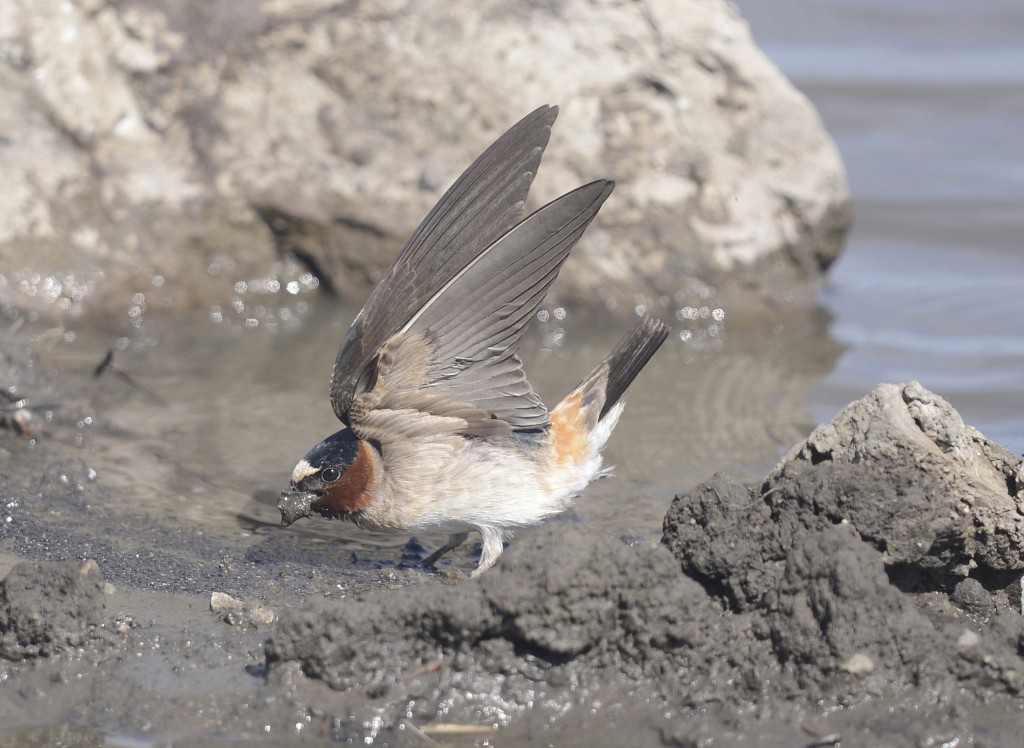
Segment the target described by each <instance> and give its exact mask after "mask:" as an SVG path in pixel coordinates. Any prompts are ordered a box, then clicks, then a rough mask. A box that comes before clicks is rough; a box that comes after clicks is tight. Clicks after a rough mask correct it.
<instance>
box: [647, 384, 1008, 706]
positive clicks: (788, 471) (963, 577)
mask: <svg viewBox="0 0 1024 748" xmlns="http://www.w3.org/2000/svg"><path fill="white" fill-rule="evenodd" d="M1021 469H1022V468H1021V464H1020V463H1019V462H1018V461H1017V460H1016V459H1015V458H1014V457H1013V456H1012V455H1010V453H1008V452H1006V451H1005V450H1003V449H1002V448H1001V447H999V446H997V445H995V444H993V443H991V442H989V441H988V440H987V439H985V437H984V436H982V435H981V434H980V433H978V432H977V431H976V430H974V429H972V428H970V427H968V426H965V425H964V423H963V421H962V420H961V418H960V416H959V415H958V414H957V413H956V411H955V410H953V408H952V407H951V406H950V405H949V403H947V402H946V401H945V400H943V399H942V398H940V397H939V396H937V395H935V394H933V393H931V392H928V391H927V390H925V389H924V388H923V387H921V386H920V385H919V384H917V383H916V382H912V383H910V384H905V385H881V386H879V387H878V388H877V389H876V390H875V391H874V392H872V393H871V394H869V395H868V396H867V397H865V398H863V399H862V400H859V401H857V402H854V403H852V404H851V405H849V406H847V407H846V408H845V409H844V410H843V411H841V412H840V413H839V414H838V415H837V416H836V417H835V419H834V420H833V421H831V422H830V423H828V424H825V425H823V426H819V427H818V428H817V429H815V431H814V432H813V433H812V434H811V435H810V436H809V437H808V438H807V439H806V440H805V441H804V442H803V443H801V444H798V445H796V446H795V447H794V448H793V449H792V450H791V451H790V452H789V453H788V454H787V455H786V457H785V458H784V459H783V460H782V462H781V463H780V464H779V465H778V466H777V467H776V468H775V469H774V470H773V471H772V472H771V473H770V474H769V475H768V476H767V477H766V479H765V480H764V482H763V483H762V484H761V485H760V486H759V487H757V488H755V489H750V488H747V487H744V486H741V485H738V484H737V483H735V482H733V481H730V480H729V479H728V478H726V477H724V476H715V477H714V478H712V479H711V480H709V481H707V482H705V483H703V484H701V485H700V486H698V487H696V488H695V489H694V490H693V491H691V492H690V493H688V494H684V495H681V496H678V497H676V499H675V501H674V502H673V504H672V507H671V508H670V510H669V512H668V514H667V515H666V517H665V523H664V542H665V544H666V545H667V546H668V547H669V548H670V549H671V550H672V552H673V553H674V555H675V556H676V558H677V559H679V561H680V563H681V565H682V568H683V571H684V572H686V573H687V574H689V575H692V576H693V578H695V579H696V580H698V581H700V582H701V584H702V585H703V586H704V588H705V589H706V590H707V591H708V592H709V594H711V595H712V596H713V597H714V598H715V599H717V600H719V601H721V603H722V604H723V605H725V606H727V607H728V608H730V609H731V610H733V611H734V612H737V613H746V612H750V613H752V614H753V615H754V624H753V631H754V633H755V634H756V635H757V636H758V637H759V638H761V639H763V640H764V641H766V642H768V643H769V644H770V646H771V648H772V651H773V653H774V656H775V657H776V658H777V660H778V664H779V665H780V667H781V668H782V670H783V677H782V680H781V682H780V683H779V684H778V687H779V689H780V690H781V691H782V692H787V691H789V692H790V694H791V695H795V696H798V697H801V698H803V697H806V695H807V694H808V693H813V694H816V695H817V696H818V697H819V698H825V699H826V700H833V701H835V702H836V703H842V704H851V703H854V702H856V701H858V700H859V699H864V698H867V697H869V696H870V695H871V694H879V693H888V694H890V696H895V695H899V694H901V693H909V692H911V690H912V689H914V688H922V687H926V688H927V689H929V691H930V692H932V693H933V694H939V693H944V694H947V696H948V695H949V694H951V693H953V692H954V691H955V690H956V689H957V688H966V689H967V690H969V691H971V692H972V693H975V694H978V695H984V694H986V693H991V692H1002V693H1006V694H1012V695H1018V694H1020V693H1022V692H1024V657H1022V655H1024V618H1022V616H1021V597H1020V578H1021V575H1022V574H1024V554H1022V552H1021V548H1022V547H1024V495H1022V484H1021V480H1020V475H1021ZM968 684H969V685H968Z"/></svg>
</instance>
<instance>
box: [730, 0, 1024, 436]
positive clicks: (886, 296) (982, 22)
mask: <svg viewBox="0 0 1024 748" xmlns="http://www.w3.org/2000/svg"><path fill="white" fill-rule="evenodd" d="M736 4H737V5H738V6H739V7H740V9H741V10H742V11H743V13H744V14H745V16H746V17H747V19H748V20H749V21H750V24H751V28H752V30H753V32H754V35H755V38H756V39H757V41H758V43H759V45H760V46H761V47H762V49H764V51H765V52H766V53H767V54H768V55H769V56H770V57H771V58H772V59H773V61H774V62H775V63H776V64H778V65H779V67H780V68H781V69H782V70H783V72H784V73H786V75H787V76H789V77H790V79H791V80H793V81H794V83H795V84H796V85H797V86H798V87H799V88H800V89H801V90H803V91H804V92H805V93H806V94H807V95H808V96H809V97H810V99H811V100H812V101H813V102H814V104H815V106H816V107H817V108H818V110H819V112H820V114H821V116H822V119H823V120H824V122H825V125H826V127H827V128H828V130H829V132H830V133H831V134H832V136H833V137H834V138H835V139H836V142H837V144H838V146H839V149H840V151H841V152H842V155H843V159H844V162H845V163H846V167H847V170H848V172H849V178H850V186H851V190H852V193H853V198H854V209H855V214H856V219H855V222H854V228H853V232H852V233H851V235H850V237H849V241H848V243H847V248H846V251H845V253H844V255H843V257H842V259H840V261H839V262H838V264H837V265H836V266H835V268H834V269H833V271H832V273H831V274H830V284H829V287H828V288H827V289H826V291H825V293H824V295H823V296H822V303H823V305H824V306H825V307H826V308H827V309H828V310H829V311H830V312H832V314H834V315H835V322H834V324H833V326H832V328H831V333H832V335H833V336H834V337H835V339H837V340H838V341H840V342H841V343H843V344H844V345H846V346H847V350H846V353H845V354H844V355H843V357H842V358H841V359H840V361H839V363H838V365H837V367H836V370H835V371H834V372H832V373H831V374H830V375H829V376H827V377H825V378H824V379H823V381H822V382H821V383H819V385H817V386H816V387H815V388H814V390H813V391H812V393H811V397H810V398H809V401H808V402H809V404H810V407H811V410H812V412H813V413H814V415H815V417H816V418H818V419H822V418H827V417H829V416H830V415H831V414H832V413H834V412H835V407H836V404H837V403H842V402H846V401H848V400H850V399H852V398H855V397H858V396H860V394H861V393H863V392H865V391H866V389H868V388H869V387H870V386H871V385H872V384H873V383H875V382H879V381H904V380H907V379H910V378H916V379H919V380H920V381H921V382H922V383H923V384H925V385H926V386H928V387H930V388H932V389H934V390H935V391H936V392H941V393H943V395H945V396H946V397H948V398H949V399H950V400H951V401H952V402H953V403H954V404H955V405H956V406H957V408H958V409H959V410H960V412H961V413H962V414H963V415H964V418H965V420H967V421H968V422H969V423H972V424H973V425H975V426H977V427H978V428H979V429H981V431H982V432H983V433H985V434H986V435H988V436H989V437H991V438H993V439H995V440H996V441H999V442H1000V443H1002V444H1003V445H1004V446H1006V447H1007V448H1008V449H1011V450H1012V451H1014V452H1016V453H1018V454H1019V453H1021V452H1022V451H1024V327H1022V326H1021V322H1020V320H1022V319H1024V293H1021V289H1022V288H1024V240H1022V239H1021V237H1022V236H1024V210H1022V209H1021V208H1022V206H1024V136H1022V133H1024V47H1022V46H1021V45H1020V38H1021V34H1022V33H1024V8H1022V6H1021V5H1020V3H1017V2H1014V0H982V1H981V2H977V3H957V2H954V1H951V0H947V1H946V2H909V3H884V2H873V1H872V0H862V1H860V2H854V3H833V4H822V3H815V2H812V1H811V0H784V1H783V2H776V3H770V4H767V3H758V2H755V1H754V0H739V2H737V3H736Z"/></svg>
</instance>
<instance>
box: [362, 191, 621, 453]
mask: <svg viewBox="0 0 1024 748" xmlns="http://www.w3.org/2000/svg"><path fill="white" fill-rule="evenodd" d="M613 187H614V183H612V182H609V181H599V182H593V183H591V184H588V185H586V186H584V187H580V188H579V189H577V190H574V191H573V192H570V193H569V194H567V195H563V196H562V197H560V198H558V199H557V200H555V201H553V202H551V203H549V204H548V205H546V206H544V207H543V208H541V209H540V210H538V211H537V212H536V213H533V214H532V215H531V216H530V217H529V218H527V219H526V220H524V221H523V222H522V223H520V224H519V225H517V226H516V227H515V228H513V229H512V230H511V231H509V232H508V233H506V234H505V235H504V236H503V237H501V238H500V239H499V240H498V241H496V242H495V243H494V244H492V245H491V246H490V247H488V248H487V249H486V250H485V251H484V252H482V253H481V254H480V255H479V256H477V257H476V258H474V259H473V261H472V262H470V263H469V264H468V265H466V266H465V267H464V268H463V269H462V270H461V271H460V272H459V273H458V274H457V275H455V276H454V277H452V278H451V279H450V280H449V281H448V282H447V283H445V284H444V285H443V286H441V287H440V288H439V289H437V291H436V292H435V293H434V295H433V296H432V297H431V298H429V299H428V300H427V301H426V303H425V304H424V305H423V307H422V308H421V309H419V310H418V311H417V312H416V313H415V314H414V315H413V316H412V318H411V319H410V320H409V322H408V323H407V324H406V325H405V326H404V327H403V328H402V329H401V330H400V331H399V332H398V333H397V334H396V335H394V336H393V337H392V338H391V339H389V340H388V342H387V343H386V344H385V346H383V347H382V349H381V350H380V352H379V354H378V355H377V356H376V357H375V358H374V359H373V365H372V372H371V375H370V376H369V377H368V378H367V381H366V384H367V390H368V391H369V392H368V395H367V397H366V398H360V399H359V400H357V407H356V408H354V410H353V413H352V420H353V422H354V423H353V424H352V427H353V428H354V429H356V431H357V433H358V432H359V428H360V426H366V425H369V423H370V422H371V420H374V419H377V420H379V411H381V410H390V411H396V410H405V411H415V412H418V413H421V414H425V413H429V414H431V415H432V416H436V417H437V418H439V419H440V418H449V419H460V420H461V421H462V422H464V425H461V426H460V427H459V428H458V429H457V430H458V431H459V432H460V433H464V434H471V435H481V436H482V435H491V434H495V433H507V432H509V431H513V430H527V429H538V428H543V427H545V426H547V425H548V423H549V417H548V411H547V408H545V407H544V403H543V402H541V400H540V398H539V397H538V396H537V394H536V393H535V392H534V391H533V389H532V388H531V387H530V384H529V382H527V381H526V376H525V374H524V373H523V368H522V364H521V362H520V360H519V356H518V351H519V343H520V340H521V339H522V336H523V332H524V331H525V329H526V326H527V325H528V324H529V322H530V319H531V317H532V316H533V314H534V312H535V311H536V310H537V307H538V306H539V305H540V302H541V300H542V299H543V298H544V295H545V294H546V293H547V290H548V288H549V287H550V285H551V283H552V282H553V281H554V280H555V278H556V277H557V275H558V271H559V269H560V268H561V267H562V263H564V262H565V260H566V258H567V257H568V256H569V252H570V250H571V249H572V248H573V246H575V244H576V242H577V241H578V240H579V238H580V236H581V235H582V234H583V231H584V230H585V229H586V227H587V226H588V225H589V224H590V222H591V221H592V220H593V218H594V216H596V215H597V211H598V210H599V209H600V207H601V205H602V204H603V203H604V201H605V199H606V198H607V197H608V195H610V194H611V191H612V189H613ZM374 411H377V412H378V415H377V416H373V412H374ZM448 423H449V426H450V424H451V422H448ZM437 425H438V426H440V425H441V423H440V421H438V422H437Z"/></svg>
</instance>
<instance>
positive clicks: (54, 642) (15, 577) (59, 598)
mask: <svg viewBox="0 0 1024 748" xmlns="http://www.w3.org/2000/svg"><path fill="white" fill-rule="evenodd" d="M104 612H105V600H104V594H103V576H102V575H101V574H100V568H99V566H97V565H96V562H95V561H86V562H85V563H81V564H80V563H75V562H68V563H59V564H51V563H32V562H24V563H20V564H17V565H16V566H15V567H14V568H13V569H11V571H10V573H8V575H7V576H6V577H5V578H4V579H3V581H0V658H3V659H6V660H24V659H29V658H32V657H41V656H48V655H51V654H54V653H55V652H57V651H60V650H62V649H65V648H67V647H77V646H81V645H82V644H85V643H86V642H87V641H90V640H92V639H94V638H97V636H98V634H97V631H98V629H99V627H100V626H101V625H102V623H103V620H104Z"/></svg>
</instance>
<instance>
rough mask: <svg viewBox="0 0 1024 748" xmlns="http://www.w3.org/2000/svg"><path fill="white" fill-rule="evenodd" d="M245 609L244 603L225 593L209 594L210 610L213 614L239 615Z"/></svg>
mask: <svg viewBox="0 0 1024 748" xmlns="http://www.w3.org/2000/svg"><path fill="white" fill-rule="evenodd" d="M244 609H245V603H243V602H242V601H241V600H239V599H238V598H236V597H231V595H229V594H227V593H226V592H211V593H210V610H212V611H213V612H214V613H240V612H242V610H244Z"/></svg>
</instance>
